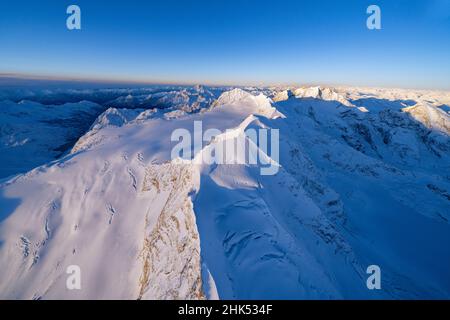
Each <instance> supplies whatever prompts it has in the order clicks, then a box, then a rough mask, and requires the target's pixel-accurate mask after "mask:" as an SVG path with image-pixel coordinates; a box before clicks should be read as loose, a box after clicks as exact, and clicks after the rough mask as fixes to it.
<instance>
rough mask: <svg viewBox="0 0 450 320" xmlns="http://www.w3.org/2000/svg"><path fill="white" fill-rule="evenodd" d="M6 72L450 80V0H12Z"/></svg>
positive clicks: (124, 77)
mask: <svg viewBox="0 0 450 320" xmlns="http://www.w3.org/2000/svg"><path fill="white" fill-rule="evenodd" d="M70 4H77V5H79V6H80V8H81V11H82V30H79V31H69V30H67V28H66V23H65V21H66V18H67V14H66V8H67V7H68V5H70ZM370 4H377V5H379V6H380V8H381V12H382V30H373V31H371V30H368V29H367V28H366V19H367V16H368V15H367V14H366V8H367V7H368V6H369V5H370ZM0 73H14V74H32V75H43V76H54V77H69V78H70V77H73V78H89V79H105V80H121V81H151V82H172V83H207V84H236V85H237V84H332V85H339V84H342V85H345V84H350V85H370V86H387V87H412V88H436V89H450V0H421V1H406V0H389V1H380V0H372V1H365V0H341V1H338V0H335V1H331V0H330V1H322V0H316V1H312V0H311V1H303V0H287V1H283V0H278V1H265V0H259V1H254V0H240V1H235V0H209V1H203V0H195V1H193V0H192V1H188V0H186V1H181V0H178V1H176V0H164V1H163V0H160V1H143V0H140V1H139V0H127V1H121V0H115V1H106V0H96V1H93V0H72V1H64V0H58V1H51V0H39V1H37V0H34V1H31V0H28V1H24V0H14V1H2V2H1V3H0Z"/></svg>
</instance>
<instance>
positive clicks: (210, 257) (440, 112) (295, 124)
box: [0, 86, 450, 299]
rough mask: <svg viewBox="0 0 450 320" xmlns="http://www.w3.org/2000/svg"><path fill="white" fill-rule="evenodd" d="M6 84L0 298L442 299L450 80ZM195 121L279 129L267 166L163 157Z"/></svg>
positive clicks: (449, 262)
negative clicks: (12, 87) (70, 86)
mask: <svg viewBox="0 0 450 320" xmlns="http://www.w3.org/2000/svg"><path fill="white" fill-rule="evenodd" d="M0 96H1V97H2V99H4V100H3V101H2V102H0V105H1V108H0V149H1V150H0V151H1V156H0V164H1V172H0V173H1V174H0V177H3V180H0V269H1V273H0V298H12V299H80V298H82V299H84V298H86V299H87V298H88V299H113V298H114V299H208V298H209V299H216V298H220V299H266V298H273V299H284V298H286V299H316V298H317V299H342V298H345V299H346V298H351V299H355V298H356V299H362V298H364V299H365V298H367V299H372V298H388V299H410V298H412V299H417V298H427V299H428V298H431V299H433V298H439V299H448V298H449V297H450V269H449V266H450V248H449V246H448V244H449V243H450V176H449V166H450V159H449V157H450V139H449V134H450V121H449V116H450V115H449V113H448V112H449V111H448V110H449V105H450V94H449V93H448V92H433V91H408V90H387V89H370V88H321V87H311V88H243V89H230V88H206V87H201V86H197V87H193V88H177V87H167V88H151V89H120V90H117V89H114V90H113V89H108V90H106V89H105V90H95V91H76V90H75V91H67V90H66V91H55V92H45V91H33V92H28V91H26V92H25V91H21V90H17V91H11V92H4V93H2V94H1V95H0ZM194 121H202V123H203V130H207V129H208V128H216V129H219V130H221V131H222V132H224V131H225V130H227V129H230V130H233V132H234V133H235V134H234V135H233V136H232V137H231V138H229V139H237V138H238V137H239V136H241V135H243V134H244V130H245V129H246V128H274V129H279V132H280V148H279V149H280V158H279V164H280V169H279V172H278V173H277V174H276V175H273V176H262V175H261V174H260V168H259V167H258V166H257V165H232V164H224V165H206V164H199V163H197V162H195V161H174V160H172V159H171V148H172V147H173V144H171V142H170V137H171V134H172V132H173V131H174V130H175V129H179V128H184V129H186V130H188V131H190V132H192V131H193V128H194V125H193V123H194ZM89 126H90V127H89ZM214 143H218V142H217V141H213V142H212V144H214ZM211 147H213V146H212V145H208V146H204V147H203V148H201V149H200V150H196V152H197V154H195V156H196V157H199V156H205V155H207V154H208V152H209V149H208V148H211ZM30 170H31V171H30ZM373 264H375V265H379V266H380V268H381V272H382V280H381V283H382V288H381V290H368V288H367V286H366V279H367V277H368V276H369V275H368V274H367V273H366V269H367V267H368V266H369V265H373ZM70 265H78V266H80V268H81V272H82V273H81V275H82V282H81V285H82V288H81V290H68V289H67V288H66V279H67V276H68V275H67V274H66V269H67V267H68V266H70Z"/></svg>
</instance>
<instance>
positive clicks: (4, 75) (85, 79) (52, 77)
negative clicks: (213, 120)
mask: <svg viewBox="0 0 450 320" xmlns="http://www.w3.org/2000/svg"><path fill="white" fill-rule="evenodd" d="M5 79H14V80H23V81H37V82H38V81H51V82H69V83H70V82H74V83H80V84H82V83H86V84H98V85H100V84H115V85H148V86H151V85H154V86H157V85H173V86H195V85H204V86H210V87H265V88H269V87H286V88H288V87H314V86H319V87H353V88H373V89H397V90H418V91H446V92H448V91H450V88H445V89H444V88H432V89H430V88H418V87H401V86H380V85H358V84H348V83H340V84H336V83H325V82H324V83H317V82H308V81H305V82H299V81H292V82H288V81H286V82H285V83H263V82H260V83H257V82H245V83H244V82H241V83H238V82H228V81H224V82H214V81H207V80H206V81H176V80H167V79H166V80H162V79H161V80H156V79H131V78H126V77H123V78H118V77H111V78H105V77H103V76H98V77H97V76H85V75H57V74H37V73H24V72H1V71H0V87H2V86H5V83H2V82H1V80H5ZM11 86H13V85H11Z"/></svg>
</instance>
